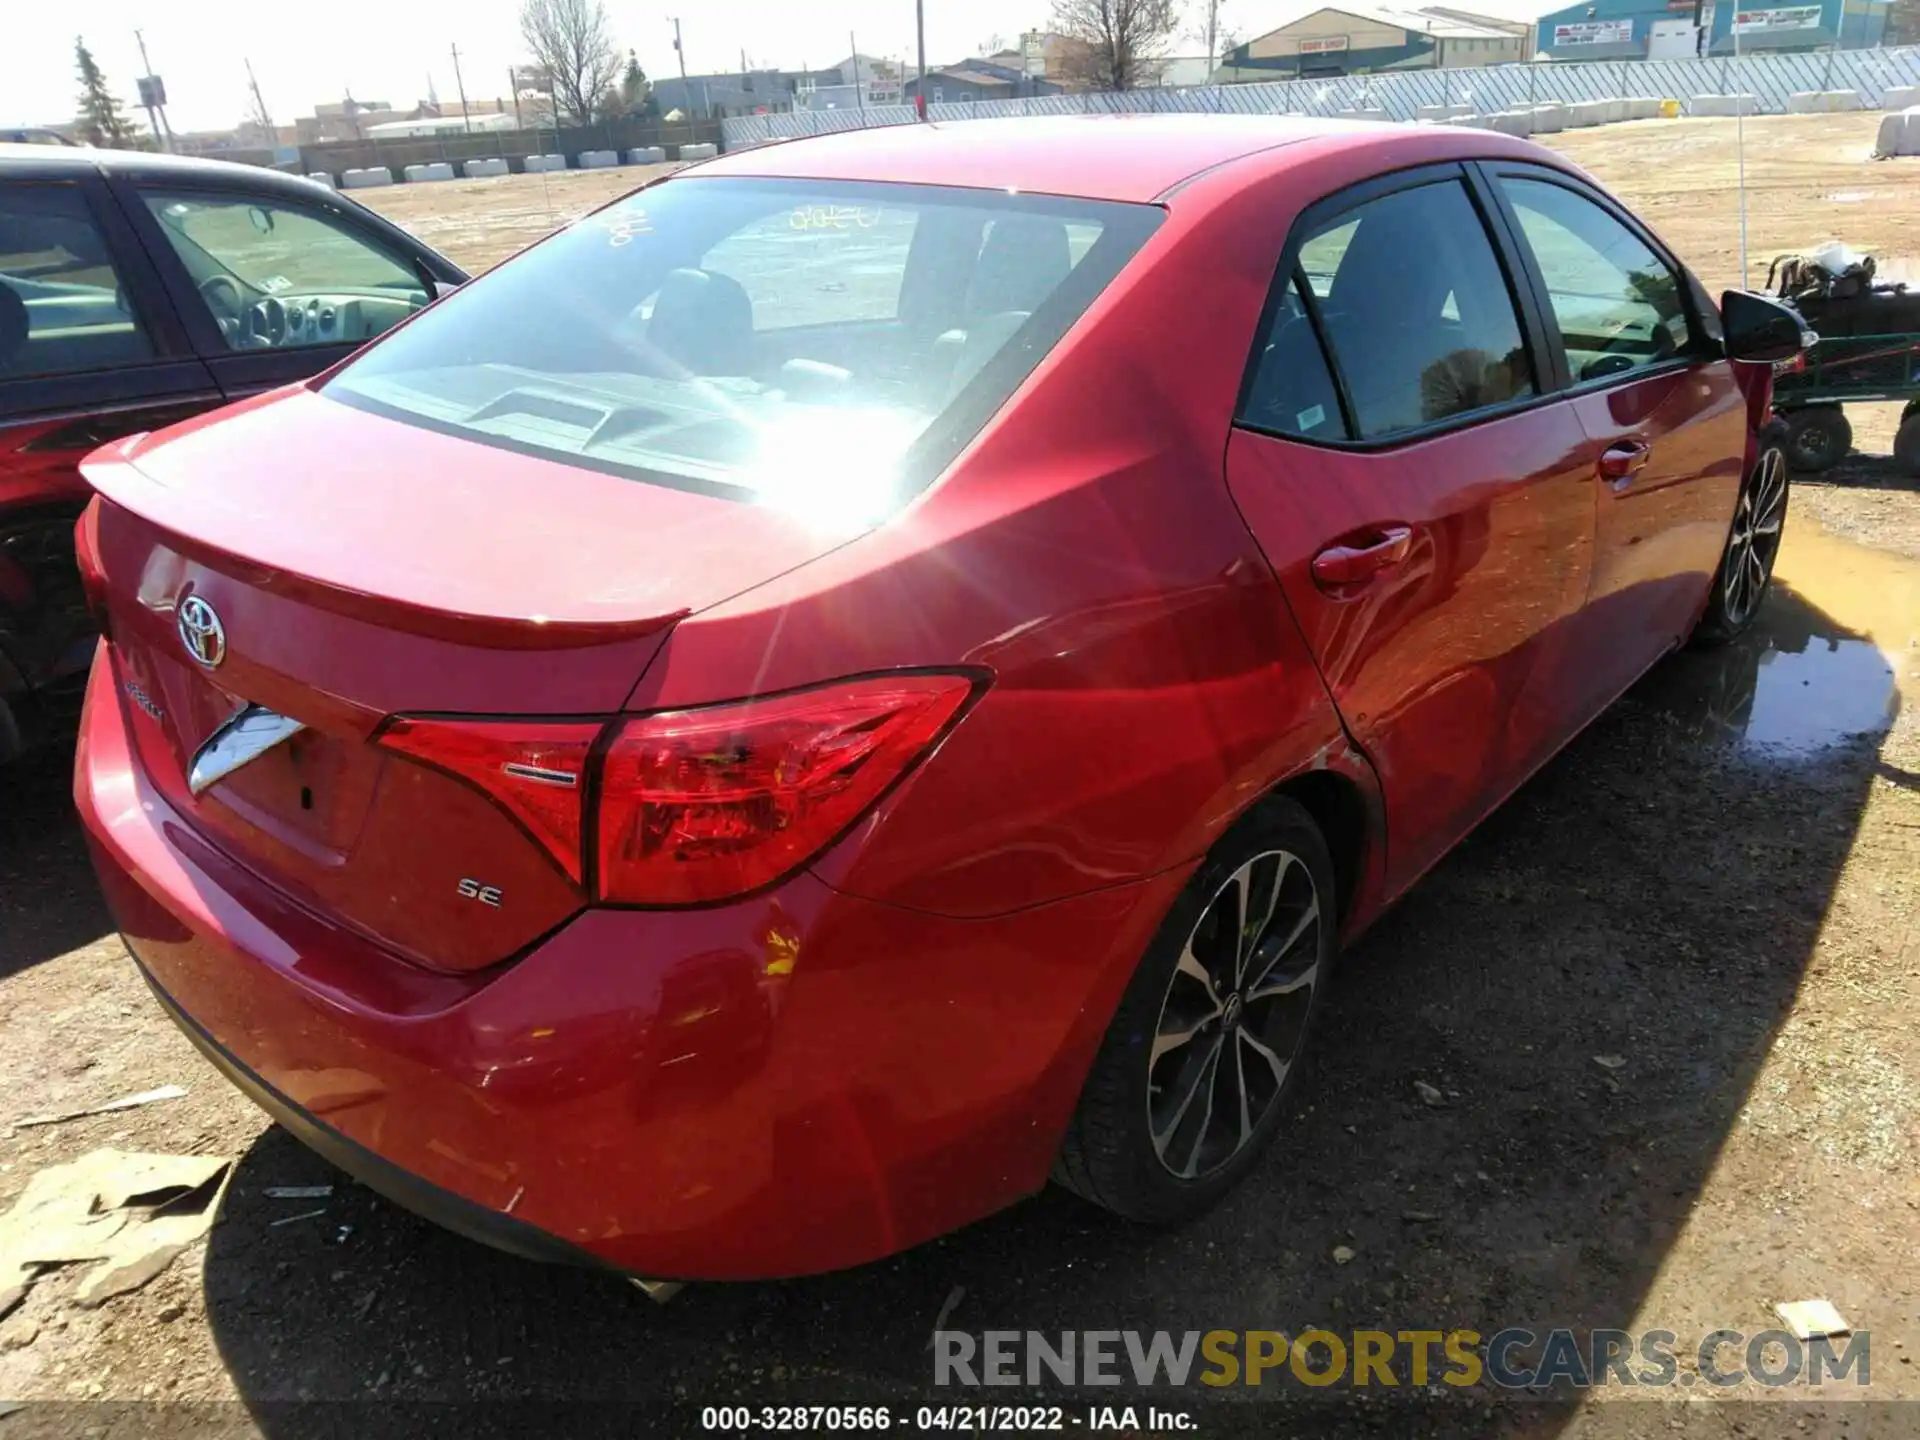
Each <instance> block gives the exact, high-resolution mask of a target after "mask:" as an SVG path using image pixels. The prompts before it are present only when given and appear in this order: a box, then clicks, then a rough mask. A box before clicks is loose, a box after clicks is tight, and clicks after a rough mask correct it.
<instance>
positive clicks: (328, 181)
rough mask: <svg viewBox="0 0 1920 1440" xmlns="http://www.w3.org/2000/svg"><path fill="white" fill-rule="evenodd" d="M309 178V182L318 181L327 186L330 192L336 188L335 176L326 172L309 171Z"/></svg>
mask: <svg viewBox="0 0 1920 1440" xmlns="http://www.w3.org/2000/svg"><path fill="white" fill-rule="evenodd" d="M307 178H308V179H309V180H314V181H318V182H319V183H320V184H322V185H324V186H326V187H327V188H328V189H329V190H331V189H333V188H334V184H333V176H331V175H329V174H328V173H327V172H326V171H324V170H309V171H308V172H307Z"/></svg>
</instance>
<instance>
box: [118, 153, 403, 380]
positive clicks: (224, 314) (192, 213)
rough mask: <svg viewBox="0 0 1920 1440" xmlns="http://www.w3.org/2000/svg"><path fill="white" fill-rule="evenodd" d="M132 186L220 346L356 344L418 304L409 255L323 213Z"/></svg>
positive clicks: (276, 202) (271, 202)
mask: <svg viewBox="0 0 1920 1440" xmlns="http://www.w3.org/2000/svg"><path fill="white" fill-rule="evenodd" d="M141 194H142V198H144V199H145V201H146V203H147V208H148V209H149V210H150V211H151V212H152V213H153V218H154V219H155V220H156V221H158V222H159V225H160V233H161V234H163V235H165V236H166V238H167V243H168V244H169V245H170V246H172V247H173V251H174V253H175V254H176V255H178V256H179V257H180V263H181V264H182V265H184V266H185V267H186V270H187V274H188V276H189V277H190V278H191V279H192V281H193V284H194V288H195V289H197V290H198V291H199V292H200V299H201V301H202V303H204V304H205V305H206V307H207V311H208V313H209V314H210V315H211V316H212V318H213V321H214V323H215V324H216V325H217V326H218V327H219V330H220V335H221V338H222V339H224V340H225V341H226V343H227V345H228V347H229V348H230V349H234V350H262V349H291V348H299V347H302V346H307V345H340V344H355V345H357V344H360V343H361V342H363V341H366V340H370V339H372V338H373V337H374V336H375V335H378V334H380V333H381V332H382V331H384V330H387V329H390V328H391V327H393V326H394V325H397V324H399V323H400V322H401V321H402V320H404V319H406V318H407V316H409V315H411V314H412V313H413V312H414V311H415V310H418V309H419V308H420V307H421V306H423V305H425V304H426V303H427V292H426V289H425V286H424V285H423V283H422V281H421V277H420V276H419V275H418V274H416V273H415V272H414V270H413V268H412V267H411V266H410V265H409V264H407V263H405V262H404V261H403V260H401V259H400V258H398V257H396V256H394V255H390V254H389V253H387V251H386V250H384V249H382V248H381V247H380V246H378V245H377V244H375V243H374V242H373V240H372V239H370V238H369V237H367V236H363V235H361V234H359V233H357V232H356V231H354V230H353V229H352V228H351V227H349V226H348V225H347V224H346V223H345V222H344V221H340V220H336V219H334V218H333V217H331V216H328V215H324V214H321V213H319V212H317V211H309V210H305V209H300V208H296V207H294V206H291V205H288V204H286V203H285V202H282V201H279V200H274V199H248V198H241V197H236V196H223V195H215V194H211V193H207V194H196V193H190V192H178V191H170V190H163V189H158V188H151V189H149V188H146V187H143V188H142V191H141Z"/></svg>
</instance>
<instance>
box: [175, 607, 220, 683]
mask: <svg viewBox="0 0 1920 1440" xmlns="http://www.w3.org/2000/svg"><path fill="white" fill-rule="evenodd" d="M174 622H175V623H176V624H177V625H178V626H179V627H180V643H181V644H182V645H184V646H186V647H187V654H189V655H191V656H192V657H193V658H194V659H195V660H197V661H199V662H200V663H201V664H202V665H204V666H206V667H207V669H209V670H211V669H213V668H214V667H215V666H216V665H218V664H219V663H220V662H221V661H222V660H224V659H226V658H227V629H226V627H225V626H224V625H222V624H221V623H220V614H219V612H218V611H216V610H215V609H214V608H213V606H211V605H209V604H208V603H207V602H206V601H204V600H202V599H201V598H200V597H199V596H198V595H189V596H187V598H186V599H184V600H182V601H181V602H180V604H179V607H178V608H177V609H176V610H175V611H174Z"/></svg>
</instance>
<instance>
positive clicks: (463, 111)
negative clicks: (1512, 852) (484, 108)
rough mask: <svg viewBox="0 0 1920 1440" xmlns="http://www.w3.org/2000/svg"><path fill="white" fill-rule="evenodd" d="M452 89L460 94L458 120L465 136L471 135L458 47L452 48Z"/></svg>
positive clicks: (471, 121) (470, 122)
mask: <svg viewBox="0 0 1920 1440" xmlns="http://www.w3.org/2000/svg"><path fill="white" fill-rule="evenodd" d="M453 88H454V89H456V90H458V91H459V92H460V120H461V123H462V125H463V126H464V127H465V129H466V132H467V134H469V135H471V134H472V133H473V117H472V116H471V115H469V114H468V113H467V87H466V83H465V82H464V81H463V80H461V78H460V47H459V46H458V45H455V46H454V47H453Z"/></svg>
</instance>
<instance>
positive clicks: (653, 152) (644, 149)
mask: <svg viewBox="0 0 1920 1440" xmlns="http://www.w3.org/2000/svg"><path fill="white" fill-rule="evenodd" d="M627 163H628V164H629V165H664V164H666V163H667V150H666V147H665V146H664V145H640V146H636V147H635V148H634V149H632V150H629V151H627Z"/></svg>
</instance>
